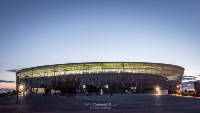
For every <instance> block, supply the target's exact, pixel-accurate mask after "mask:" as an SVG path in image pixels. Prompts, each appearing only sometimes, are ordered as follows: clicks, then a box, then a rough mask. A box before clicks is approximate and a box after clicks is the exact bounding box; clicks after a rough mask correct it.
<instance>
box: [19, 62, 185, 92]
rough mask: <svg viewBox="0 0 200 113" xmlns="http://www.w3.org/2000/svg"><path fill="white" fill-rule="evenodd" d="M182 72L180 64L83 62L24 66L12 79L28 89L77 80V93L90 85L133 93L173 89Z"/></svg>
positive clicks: (103, 89) (106, 90) (85, 89)
mask: <svg viewBox="0 0 200 113" xmlns="http://www.w3.org/2000/svg"><path fill="white" fill-rule="evenodd" d="M183 74H184V68H183V67H180V66H177V65H171V64H163V63H148V62H86V63H67V64H55V65H45V66H38V67H31V68H26V69H22V70H19V71H18V72H17V73H16V78H17V87H19V85H20V84H23V85H24V86H25V87H26V88H29V89H32V90H35V89H44V88H50V89H52V88H53V83H54V82H56V83H57V82H58V81H66V80H67V79H75V80H77V79H79V80H80V84H79V88H78V90H79V91H78V92H83V93H87V90H89V88H90V87H91V86H92V87H96V88H99V89H100V92H101V93H109V91H112V92H113V93H134V92H146V91H151V90H153V89H155V87H159V88H160V89H162V90H168V91H171V92H173V91H176V90H177V85H179V84H180V83H181V80H182V76H183ZM53 81H54V82H53Z"/></svg>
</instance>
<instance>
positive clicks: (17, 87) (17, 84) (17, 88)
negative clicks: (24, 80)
mask: <svg viewBox="0 0 200 113" xmlns="http://www.w3.org/2000/svg"><path fill="white" fill-rule="evenodd" d="M16 79H17V81H16V90H17V103H18V97H19V76H17V75H16Z"/></svg>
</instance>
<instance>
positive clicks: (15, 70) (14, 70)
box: [6, 69, 19, 73]
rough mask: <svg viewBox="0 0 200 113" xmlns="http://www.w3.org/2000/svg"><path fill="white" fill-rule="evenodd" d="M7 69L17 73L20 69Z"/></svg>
mask: <svg viewBox="0 0 200 113" xmlns="http://www.w3.org/2000/svg"><path fill="white" fill-rule="evenodd" d="M6 71H9V72H14V73H16V72H17V71H19V69H9V70H6Z"/></svg>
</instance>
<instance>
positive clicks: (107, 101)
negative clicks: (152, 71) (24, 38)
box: [0, 94, 200, 113]
mask: <svg viewBox="0 0 200 113" xmlns="http://www.w3.org/2000/svg"><path fill="white" fill-rule="evenodd" d="M199 103H200V98H194V97H187V98H186V97H181V96H175V95H153V94H113V95H112V96H111V95H100V96H85V95H79V96H78V97H66V96H59V95H42V94H33V95H32V96H31V97H30V96H29V95H27V96H19V102H18V103H16V96H9V97H8V98H7V99H1V100H0V113H200V107H199V105H200V104H199Z"/></svg>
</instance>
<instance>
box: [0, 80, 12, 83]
mask: <svg viewBox="0 0 200 113" xmlns="http://www.w3.org/2000/svg"><path fill="white" fill-rule="evenodd" d="M3 82H5V83H14V82H15V81H7V80H0V83H3Z"/></svg>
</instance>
